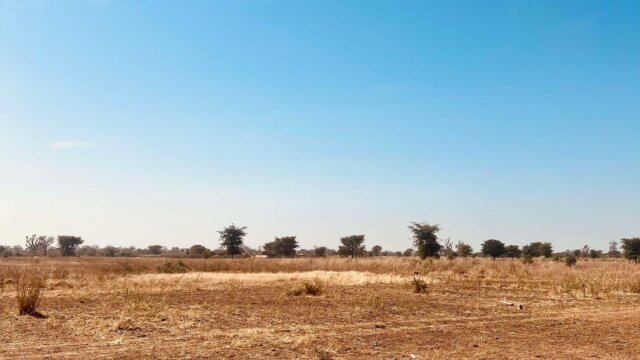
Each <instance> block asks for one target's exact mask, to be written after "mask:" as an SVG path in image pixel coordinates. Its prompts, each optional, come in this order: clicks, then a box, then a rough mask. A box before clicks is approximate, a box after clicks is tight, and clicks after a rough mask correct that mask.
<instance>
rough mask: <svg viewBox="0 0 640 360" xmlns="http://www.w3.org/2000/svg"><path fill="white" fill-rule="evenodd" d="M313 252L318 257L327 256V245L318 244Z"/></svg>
mask: <svg viewBox="0 0 640 360" xmlns="http://www.w3.org/2000/svg"><path fill="white" fill-rule="evenodd" d="M313 253H314V254H315V255H316V256H318V257H325V256H327V247H326V246H318V247H316V248H314V249H313Z"/></svg>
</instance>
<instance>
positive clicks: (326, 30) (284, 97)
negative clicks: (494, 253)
mask: <svg viewBox="0 0 640 360" xmlns="http://www.w3.org/2000/svg"><path fill="white" fill-rule="evenodd" d="M638 24H640V3H638V2H633V1H620V2H613V3H612V2H599V1H575V2H573V1H566V2H560V3H556V2H533V1H486V2H473V1H460V2H451V3H448V2H423V1H304V2H303V1H277V0H273V1H267V0H264V1H239V0H235V1H231V0H230V1H216V2H213V1H189V2H175V1H153V2H152V1H135V2H133V1H122V0H67V1H35V0H34V1H11V0H5V1H2V0H0V49H2V51H0V245H16V244H19V245H24V237H25V236H26V235H30V234H47V235H52V236H55V235H61V234H69V235H77V236H82V237H83V239H85V244H88V245H94V244H95V245H99V246H105V245H114V246H130V245H134V246H137V247H146V246H148V245H152V244H160V245H164V246H167V247H173V246H178V247H188V246H191V245H193V244H202V245H205V246H207V247H212V248H213V247H217V245H218V234H217V231H218V230H220V229H222V228H223V227H224V226H225V225H228V224H230V223H232V222H233V223H235V224H237V225H243V226H247V227H248V236H247V245H249V246H251V247H258V246H260V245H262V244H263V243H265V242H267V241H270V240H272V239H273V238H274V237H275V236H286V235H295V236H297V237H298V240H299V242H300V245H301V247H303V248H311V247H313V246H314V245H317V246H327V247H330V248H336V247H337V245H338V243H339V239H340V237H343V236H346V235H351V234H365V236H366V245H367V248H368V249H370V248H371V247H372V246H373V245H381V246H382V247H383V249H385V250H387V249H388V250H404V249H406V248H408V247H411V240H410V234H409V230H408V229H407V225H409V222H411V221H428V222H431V223H437V224H440V225H441V227H442V231H441V233H440V236H441V237H442V238H448V237H449V238H451V240H452V241H454V242H457V241H464V242H467V243H469V244H471V245H472V246H473V247H474V250H476V251H477V250H479V244H480V243H481V242H482V241H484V240H486V239H489V238H495V239H499V240H501V241H503V242H505V243H507V244H518V245H524V244H526V243H529V242H532V241H549V242H552V243H553V244H554V247H555V250H556V251H562V250H565V249H574V248H579V247H582V246H583V245H590V246H591V247H593V248H596V249H603V250H606V248H607V243H608V242H609V241H611V240H618V239H620V238H623V237H632V236H640V227H639V225H638V219H640V206H639V205H638V204H640V185H638V180H637V179H638V178H639V175H640V158H639V154H640V141H639V140H638V139H639V138H640V42H638V41H637V40H638V38H640V26H638Z"/></svg>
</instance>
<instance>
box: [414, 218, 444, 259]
mask: <svg viewBox="0 0 640 360" xmlns="http://www.w3.org/2000/svg"><path fill="white" fill-rule="evenodd" d="M409 230H411V232H412V233H413V245H414V246H415V247H416V249H417V250H418V255H419V256H420V258H421V259H426V258H427V257H438V256H439V255H438V252H439V251H440V249H441V248H442V245H440V243H439V242H438V235H437V234H438V231H440V226H439V225H431V224H429V223H427V222H422V223H417V222H412V223H411V224H410V225H409Z"/></svg>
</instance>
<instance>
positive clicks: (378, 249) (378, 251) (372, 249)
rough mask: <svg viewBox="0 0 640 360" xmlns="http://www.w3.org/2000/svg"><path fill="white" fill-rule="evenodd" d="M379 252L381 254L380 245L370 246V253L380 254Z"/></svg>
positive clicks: (373, 254)
mask: <svg viewBox="0 0 640 360" xmlns="http://www.w3.org/2000/svg"><path fill="white" fill-rule="evenodd" d="M381 254H382V246H380V245H376V246H374V247H372V248H371V255H372V256H380V255H381Z"/></svg>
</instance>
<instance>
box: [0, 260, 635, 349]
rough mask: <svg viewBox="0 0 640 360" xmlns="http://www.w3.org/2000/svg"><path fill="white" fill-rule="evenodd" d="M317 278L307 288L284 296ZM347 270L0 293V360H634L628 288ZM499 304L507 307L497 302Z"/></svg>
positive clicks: (160, 278)
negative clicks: (24, 307)
mask: <svg viewBox="0 0 640 360" xmlns="http://www.w3.org/2000/svg"><path fill="white" fill-rule="evenodd" d="M315 278H320V279H322V281H323V282H324V283H325V284H326V286H325V289H324V293H323V294H322V295H320V296H291V295H288V291H289V290H290V289H291V288H292V286H294V285H295V284H297V283H298V282H299V281H300V279H315ZM429 282H430V284H429V291H428V293H427V294H414V293H412V288H411V287H410V285H408V284H407V278H406V277H401V276H397V275H386V274H382V275H374V274H367V273H359V272H345V273H335V272H329V271H327V272H313V273H302V274H301V273H292V274H287V273H284V274H269V273H259V274H225V273H188V274H145V275H135V276H127V277H120V278H117V279H113V280H105V281H104V282H102V283H100V284H96V285H95V286H93V285H92V286H91V287H89V288H82V289H74V288H72V287H71V286H70V287H69V288H65V286H64V283H61V284H58V286H57V287H56V288H54V289H52V290H48V291H47V292H46V295H45V298H44V299H43V301H42V305H41V309H42V312H43V313H44V314H45V315H47V316H48V318H46V319H38V318H33V317H28V316H17V315H15V314H16V310H15V299H14V298H13V294H12V293H11V292H10V291H5V292H4V293H3V294H2V295H0V336H1V338H2V341H1V343H2V346H0V358H3V359H5V358H7V359H30V358H37V359H44V358H51V359H61V358H69V359H89V358H91V359H102V358H109V359H116V358H117V359H141V358H142V359H176V358H185V359H263V358H265V359H410V358H412V355H413V356H415V357H417V358H418V359H585V358H592V359H634V358H638V359H640V346H638V341H637V337H636V336H635V335H636V334H637V331H638V328H639V326H640V296H638V295H630V294H613V295H612V294H610V295H607V296H603V297H601V298H597V297H587V298H580V297H576V296H568V295H559V294H554V293H553V292H548V291H540V290H526V291H525V290H518V289H517V288H510V287H509V286H505V285H504V284H496V285H483V284H469V283H464V284H459V285H456V284H451V283H447V284H440V283H438V282H436V281H429ZM502 300H508V301H510V302H513V303H515V304H516V305H519V304H523V309H519V307H518V306H513V307H512V306H504V305H501V304H500V302H501V301H502Z"/></svg>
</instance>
